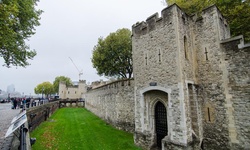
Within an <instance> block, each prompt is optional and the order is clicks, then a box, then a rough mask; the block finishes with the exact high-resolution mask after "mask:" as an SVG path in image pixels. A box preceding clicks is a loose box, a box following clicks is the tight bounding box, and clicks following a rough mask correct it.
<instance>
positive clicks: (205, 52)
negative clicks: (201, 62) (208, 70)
mask: <svg viewBox="0 0 250 150" xmlns="http://www.w3.org/2000/svg"><path fill="white" fill-rule="evenodd" d="M207 53H208V52H207V48H206V47H205V57H206V61H207V60H208V56H207Z"/></svg>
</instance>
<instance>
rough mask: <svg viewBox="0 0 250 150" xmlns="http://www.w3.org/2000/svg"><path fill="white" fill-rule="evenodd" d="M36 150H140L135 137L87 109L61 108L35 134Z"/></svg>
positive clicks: (34, 149)
mask: <svg viewBox="0 0 250 150" xmlns="http://www.w3.org/2000/svg"><path fill="white" fill-rule="evenodd" d="M31 137H35V138H36V143H35V144H34V145H33V146H32V150H49V149H51V150H64V149H65V150H66V149H67V150H119V149H120V150H134V149H135V150H136V149H137V150H139V149H140V148H138V147H136V146H135V145H134V143H133V135H132V134H131V133H127V132H124V131H120V130H117V129H115V128H113V127H112V126H110V125H107V124H106V123H105V122H104V121H102V120H100V119H99V118H98V117H96V116H95V115H94V114H92V113H91V112H89V111H88V110H86V109H84V108H61V109H59V110H58V111H56V112H55V113H54V114H53V115H52V116H51V117H50V118H49V120H48V121H46V122H43V123H42V124H41V125H40V126H39V127H38V128H37V129H35V130H34V131H33V132H32V133H31Z"/></svg>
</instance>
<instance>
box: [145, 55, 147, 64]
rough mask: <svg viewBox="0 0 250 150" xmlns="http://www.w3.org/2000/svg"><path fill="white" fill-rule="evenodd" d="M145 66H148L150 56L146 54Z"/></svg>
mask: <svg viewBox="0 0 250 150" xmlns="http://www.w3.org/2000/svg"><path fill="white" fill-rule="evenodd" d="M145 64H146V65H148V54H147V53H146V54H145Z"/></svg>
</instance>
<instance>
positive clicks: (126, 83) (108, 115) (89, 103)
mask: <svg viewBox="0 0 250 150" xmlns="http://www.w3.org/2000/svg"><path fill="white" fill-rule="evenodd" d="M85 107H86V108H87V109H88V110H90V111H91V112H93V113H94V114H95V115H97V116H99V117H100V118H101V119H103V120H105V121H106V122H108V123H110V124H112V125H113V126H115V127H116V128H118V129H122V130H125V131H129V132H134V121H135V120H134V80H133V79H130V80H129V79H128V80H120V81H115V82H112V83H109V84H106V85H103V86H101V87H98V88H95V89H92V90H90V91H88V92H87V94H86V99H85Z"/></svg>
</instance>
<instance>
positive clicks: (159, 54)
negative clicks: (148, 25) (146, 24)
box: [158, 49, 161, 62]
mask: <svg viewBox="0 0 250 150" xmlns="http://www.w3.org/2000/svg"><path fill="white" fill-rule="evenodd" d="M158 56H159V62H161V50H160V49H159V53H158Z"/></svg>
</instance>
